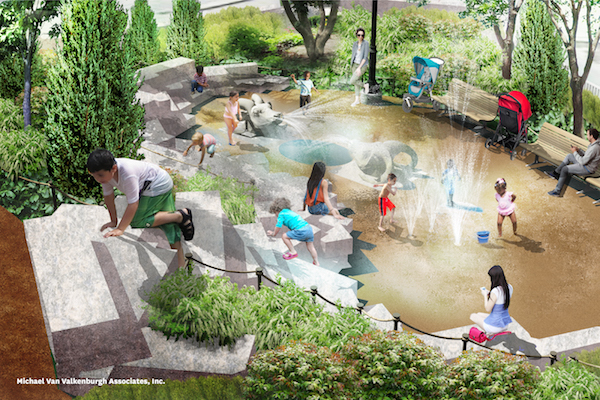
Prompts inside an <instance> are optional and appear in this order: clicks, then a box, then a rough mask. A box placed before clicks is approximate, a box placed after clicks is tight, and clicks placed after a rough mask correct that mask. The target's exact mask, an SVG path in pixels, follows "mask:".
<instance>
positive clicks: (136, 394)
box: [75, 376, 244, 400]
mask: <svg viewBox="0 0 600 400" xmlns="http://www.w3.org/2000/svg"><path fill="white" fill-rule="evenodd" d="M243 381H244V380H243V378H241V377H239V376H236V377H234V378H222V377H216V376H206V377H199V378H190V379H187V380H186V381H184V382H181V381H173V380H170V379H167V380H165V381H164V384H151V385H104V386H97V387H94V388H92V389H91V390H90V391H89V392H88V393H87V394H86V395H85V396H78V397H75V399H77V400H115V399H118V400H158V399H170V400H175V399H181V400H189V399H194V400H243V399H244V396H243V393H242V390H243V389H242V388H243Z"/></svg>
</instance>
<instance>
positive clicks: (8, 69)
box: [0, 53, 24, 99]
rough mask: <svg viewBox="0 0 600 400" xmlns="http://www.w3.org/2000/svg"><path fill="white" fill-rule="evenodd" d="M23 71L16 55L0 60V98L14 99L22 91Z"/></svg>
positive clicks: (20, 59)
mask: <svg viewBox="0 0 600 400" xmlns="http://www.w3.org/2000/svg"><path fill="white" fill-rule="evenodd" d="M23 69H24V66H23V59H22V58H21V56H20V55H19V54H18V53H13V54H12V55H11V56H10V57H6V58H4V59H2V60H0V98H5V99H14V98H15V97H16V96H17V95H18V94H19V92H21V91H22V90H23Z"/></svg>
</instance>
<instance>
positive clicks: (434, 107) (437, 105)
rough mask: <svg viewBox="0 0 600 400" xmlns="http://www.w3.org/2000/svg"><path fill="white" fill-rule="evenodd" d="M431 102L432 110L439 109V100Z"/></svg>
mask: <svg viewBox="0 0 600 400" xmlns="http://www.w3.org/2000/svg"><path fill="white" fill-rule="evenodd" d="M431 104H432V105H433V111H440V102H439V101H436V100H434V101H433V102H432V103H431Z"/></svg>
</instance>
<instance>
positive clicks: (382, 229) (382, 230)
mask: <svg viewBox="0 0 600 400" xmlns="http://www.w3.org/2000/svg"><path fill="white" fill-rule="evenodd" d="M377 229H379V230H380V231H381V232H385V228H383V227H381V226H378V227H377Z"/></svg>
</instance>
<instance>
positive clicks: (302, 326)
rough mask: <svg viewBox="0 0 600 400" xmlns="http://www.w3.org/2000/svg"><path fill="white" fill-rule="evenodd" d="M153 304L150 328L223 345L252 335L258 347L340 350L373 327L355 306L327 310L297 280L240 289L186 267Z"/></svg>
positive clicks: (156, 293)
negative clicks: (307, 344) (295, 344)
mask: <svg viewBox="0 0 600 400" xmlns="http://www.w3.org/2000/svg"><path fill="white" fill-rule="evenodd" d="M148 304H149V309H150V322H151V327H152V328H153V329H156V330H159V331H161V332H163V333H164V334H165V335H166V336H167V337H171V336H175V337H176V338H179V337H184V338H195V339H196V340H198V341H201V342H202V341H207V340H212V339H214V338H216V339H218V340H219V343H220V344H221V345H231V344H233V343H235V340H236V339H237V338H239V337H242V336H243V335H246V334H251V335H255V336H256V348H257V349H274V348H276V347H278V346H280V345H282V344H284V343H286V342H288V341H289V340H300V339H303V340H310V341H311V342H313V343H314V344H316V345H320V346H323V345H326V346H328V347H330V348H333V349H338V348H341V347H342V346H343V345H344V343H345V342H346V341H347V340H349V338H350V337H352V336H358V335H361V334H363V333H365V332H369V331H370V330H372V328H371V325H370V324H369V321H368V320H367V319H366V318H364V317H363V316H361V315H360V314H358V313H357V312H356V311H355V310H353V309H349V310H346V309H342V310H340V312H338V313H335V314H330V313H327V312H325V311H324V308H323V306H322V305H320V304H317V303H315V302H314V301H313V299H312V297H311V296H310V295H309V294H307V293H305V292H304V290H303V289H302V288H300V287H298V286H297V285H296V284H294V283H293V282H292V281H286V282H285V283H283V284H281V285H280V286H277V287H275V288H268V287H262V288H261V290H259V291H256V290H255V289H254V287H243V288H241V289H238V287H237V285H233V284H231V283H230V282H229V278H222V277H216V278H214V279H211V278H209V277H208V276H207V275H188V274H187V271H186V270H185V269H181V270H179V271H178V272H176V273H175V274H173V275H171V276H169V277H167V278H165V279H164V280H163V281H161V282H160V283H159V284H158V285H156V286H155V287H154V288H153V289H152V292H151V293H150V297H149V301H148Z"/></svg>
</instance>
